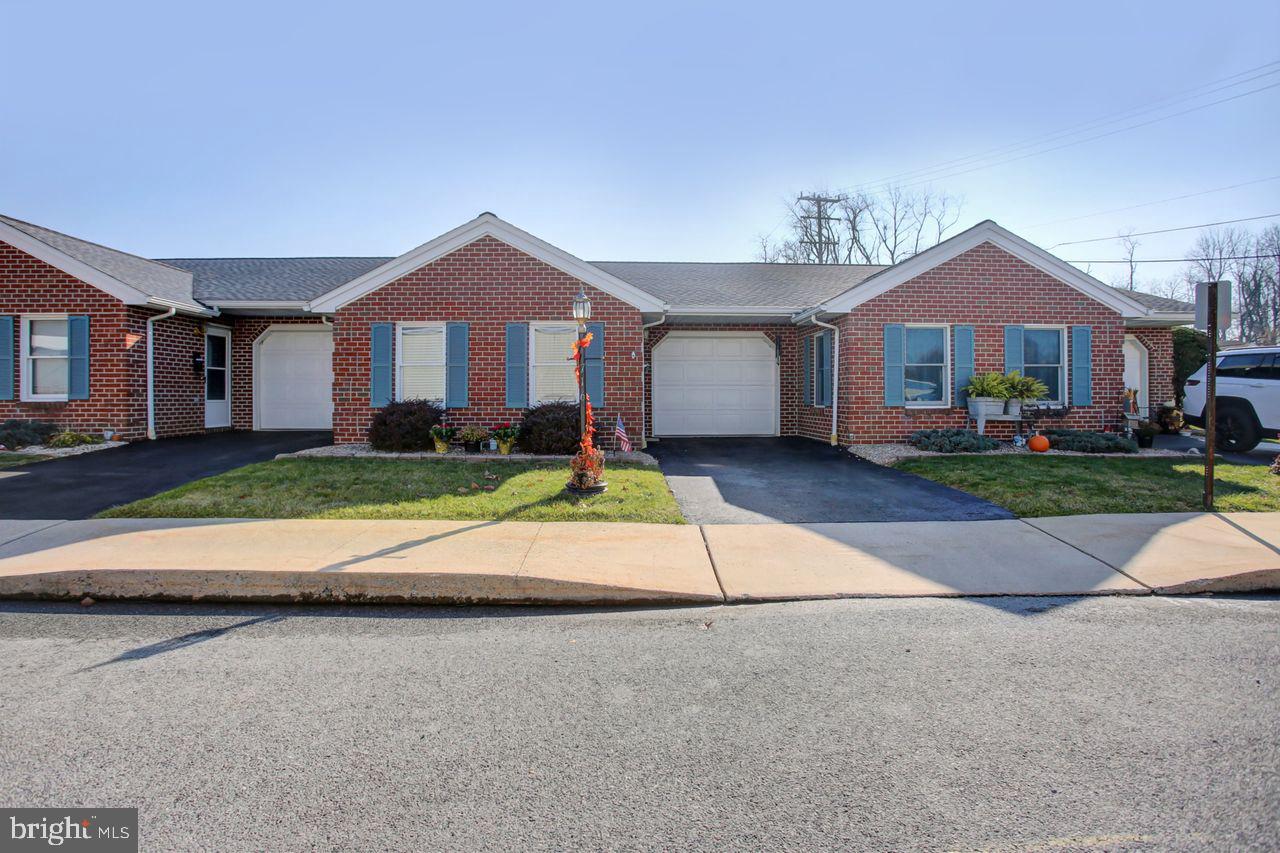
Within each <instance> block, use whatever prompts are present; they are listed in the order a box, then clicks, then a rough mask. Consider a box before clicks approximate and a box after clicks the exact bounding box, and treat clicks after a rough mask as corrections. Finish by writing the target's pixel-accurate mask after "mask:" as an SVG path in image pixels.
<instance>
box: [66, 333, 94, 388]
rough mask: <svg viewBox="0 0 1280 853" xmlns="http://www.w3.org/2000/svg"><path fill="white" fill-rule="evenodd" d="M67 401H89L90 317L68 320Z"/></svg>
mask: <svg viewBox="0 0 1280 853" xmlns="http://www.w3.org/2000/svg"><path fill="white" fill-rule="evenodd" d="M67 356H68V358H67V399H68V400H88V399H89V317H88V315H85V314H80V315H75V316H71V317H68V318H67Z"/></svg>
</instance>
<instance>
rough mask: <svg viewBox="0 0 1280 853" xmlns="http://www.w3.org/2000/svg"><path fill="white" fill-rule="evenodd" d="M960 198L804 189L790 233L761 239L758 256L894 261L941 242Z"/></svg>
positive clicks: (793, 213) (921, 193) (793, 206)
mask: <svg viewBox="0 0 1280 853" xmlns="http://www.w3.org/2000/svg"><path fill="white" fill-rule="evenodd" d="M962 207H963V201H962V200H961V199H958V198H956V197H955V196H951V195H947V194H946V193H937V192H934V191H932V190H928V189H922V190H906V189H903V188H901V187H891V188H889V189H886V190H885V191H883V192H879V193H858V194H856V195H852V196H850V195H830V194H823V193H807V194H804V195H800V196H797V197H796V200H795V201H794V202H792V203H791V205H790V206H789V210H788V221H789V224H790V232H791V233H790V236H788V237H787V238H785V239H783V240H781V241H779V242H777V243H772V242H770V240H769V238H767V237H762V238H761V239H760V248H759V250H758V252H757V257H759V258H760V260H764V261H777V260H782V261H787V262H790V263H810V264H812V263H843V264H896V263H898V262H899V261H902V260H905V259H907V258H909V257H911V256H912V255H914V254H917V253H918V252H922V251H924V250H925V249H927V248H929V247H930V246H933V245H936V244H937V243H939V242H941V241H942V239H943V237H944V236H945V235H946V233H947V231H949V230H950V229H951V228H952V227H954V226H955V224H956V222H957V221H958V220H959V219H960V210H961V208H962Z"/></svg>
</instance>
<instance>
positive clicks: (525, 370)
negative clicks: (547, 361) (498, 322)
mask: <svg viewBox="0 0 1280 853" xmlns="http://www.w3.org/2000/svg"><path fill="white" fill-rule="evenodd" d="M528 406H529V324H528V323H508V324H507V408H509V409H525V408H528Z"/></svg>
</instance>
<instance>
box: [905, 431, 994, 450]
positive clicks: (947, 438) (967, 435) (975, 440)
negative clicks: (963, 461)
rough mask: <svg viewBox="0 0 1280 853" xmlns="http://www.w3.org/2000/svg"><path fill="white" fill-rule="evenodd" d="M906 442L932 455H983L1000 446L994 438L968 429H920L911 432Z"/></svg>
mask: <svg viewBox="0 0 1280 853" xmlns="http://www.w3.org/2000/svg"><path fill="white" fill-rule="evenodd" d="M908 441H910V443H911V444H912V445H914V446H915V447H918V448H920V449H921V450H932V451H933V452H934V453H985V452H987V451H988V450H995V449H996V448H997V447H999V446H1000V442H998V441H996V440H995V439H994V438H988V437H987V436H985V435H978V434H977V433H976V432H974V431H973V430H968V429H922V430H917V431H916V432H913V433H912V434H911V438H910V439H908Z"/></svg>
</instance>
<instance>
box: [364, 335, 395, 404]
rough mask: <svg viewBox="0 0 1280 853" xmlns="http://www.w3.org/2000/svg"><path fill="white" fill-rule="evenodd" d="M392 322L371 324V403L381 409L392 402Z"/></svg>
mask: <svg viewBox="0 0 1280 853" xmlns="http://www.w3.org/2000/svg"><path fill="white" fill-rule="evenodd" d="M392 332H393V327H392V324H391V323H372V324H370V326H369V405H370V406H373V407H374V408H375V409H381V408H382V407H383V406H385V405H386V404H387V403H390V402H391V334H392Z"/></svg>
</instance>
